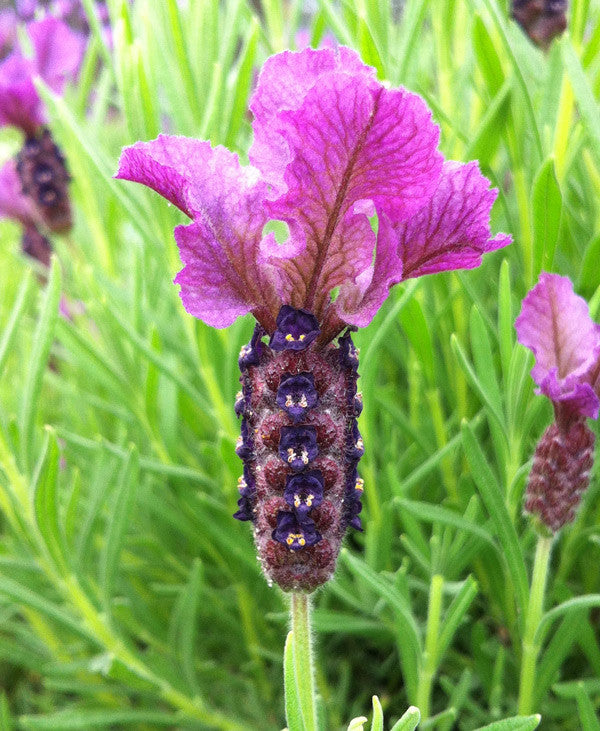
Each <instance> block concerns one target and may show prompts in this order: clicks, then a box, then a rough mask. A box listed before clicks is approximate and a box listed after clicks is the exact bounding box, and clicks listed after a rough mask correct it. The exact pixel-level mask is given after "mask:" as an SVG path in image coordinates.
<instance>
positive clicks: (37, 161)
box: [17, 128, 72, 233]
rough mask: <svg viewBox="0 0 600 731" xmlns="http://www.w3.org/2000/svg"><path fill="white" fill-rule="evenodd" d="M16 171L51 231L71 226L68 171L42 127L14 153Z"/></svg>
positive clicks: (24, 190) (48, 132)
mask: <svg viewBox="0 0 600 731" xmlns="http://www.w3.org/2000/svg"><path fill="white" fill-rule="evenodd" d="M17 172H18V173H19V178H20V179H21V186H22V190H23V194H24V195H26V196H27V197H28V198H29V199H30V201H31V202H32V203H33V205H34V207H35V209H36V211H37V212H38V213H39V215H40V216H41V218H42V220H43V221H44V223H45V224H46V226H48V228H49V229H50V230H51V231H54V232H56V233H65V232H66V231H68V230H69V229H70V228H71V226H72V219H71V204H70V201H69V190H68V185H69V180H70V177H69V173H68V172H67V168H66V165H65V158H64V157H63V155H62V153H61V151H60V150H59V148H58V147H57V146H56V144H55V143H54V140H53V139H52V135H51V134H50V130H48V129H47V128H44V129H43V130H42V131H41V133H40V134H39V135H37V136H36V137H29V138H28V139H27V140H26V141H25V144H24V145H23V147H22V149H21V151H20V152H19V154H18V155H17Z"/></svg>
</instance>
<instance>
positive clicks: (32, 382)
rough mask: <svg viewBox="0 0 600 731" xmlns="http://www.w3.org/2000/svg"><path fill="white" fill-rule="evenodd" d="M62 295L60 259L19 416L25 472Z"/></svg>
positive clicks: (50, 281) (38, 328) (52, 274)
mask: <svg viewBox="0 0 600 731" xmlns="http://www.w3.org/2000/svg"><path fill="white" fill-rule="evenodd" d="M60 294H61V274H60V265H59V263H58V260H57V259H56V257H54V258H53V260H52V264H51V267H50V277H49V279H48V284H47V286H46V292H45V294H44V299H43V302H42V307H41V311H40V317H39V320H38V323H37V326H36V329H35V333H34V335H33V343H32V346H31V354H30V356H29V362H28V364H27V370H26V372H25V374H24V388H23V394H22V397H21V408H20V413H19V428H20V431H21V461H22V465H23V468H24V471H25V472H28V471H29V466H30V464H31V462H32V461H33V460H32V455H31V451H30V450H31V449H32V446H33V429H34V422H35V415H36V412H37V408H38V400H39V396H40V392H41V390H42V380H43V378H44V372H45V370H46V368H47V365H48V357H49V355H50V348H51V347H52V341H53V340H54V330H55V328H56V322H57V320H58V304H59V302H60Z"/></svg>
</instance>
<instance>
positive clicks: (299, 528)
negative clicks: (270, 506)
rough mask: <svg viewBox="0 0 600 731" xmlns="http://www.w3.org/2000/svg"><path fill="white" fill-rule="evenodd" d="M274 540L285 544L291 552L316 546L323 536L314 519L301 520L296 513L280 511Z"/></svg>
mask: <svg viewBox="0 0 600 731" xmlns="http://www.w3.org/2000/svg"><path fill="white" fill-rule="evenodd" d="M273 540H275V541H277V542H278V543H283V544H284V545H285V546H287V547H288V548H289V549H290V550H291V551H299V550H300V549H301V548H308V547H310V546H314V545H315V543H318V542H319V541H320V540H321V534H320V533H319V531H318V530H317V528H316V526H315V522H314V520H312V518H308V517H306V518H304V519H303V520H300V519H299V518H298V516H297V515H296V514H295V513H288V512H286V511H284V510H280V511H279V513H278V514H277V527H276V528H275V530H274V531H273Z"/></svg>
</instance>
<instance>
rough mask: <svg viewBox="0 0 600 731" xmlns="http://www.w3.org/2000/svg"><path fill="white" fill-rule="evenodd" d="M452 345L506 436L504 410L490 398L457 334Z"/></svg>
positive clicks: (452, 338) (459, 360) (472, 382)
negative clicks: (500, 409) (499, 408)
mask: <svg viewBox="0 0 600 731" xmlns="http://www.w3.org/2000/svg"><path fill="white" fill-rule="evenodd" d="M450 345H451V347H452V350H453V351H454V354H455V355H456V358H457V360H458V362H459V364H460V366H461V368H462V370H463V371H464V373H465V375H466V376H467V379H468V380H469V381H470V383H471V385H472V386H473V388H474V389H475V390H476V391H477V393H478V395H479V397H480V398H481V401H482V402H483V403H484V404H485V405H486V406H487V407H488V408H489V410H490V413H491V415H492V416H493V417H494V421H495V422H496V424H497V425H498V427H499V428H500V430H501V432H502V433H503V434H504V435H505V437H506V425H505V423H504V417H503V415H502V412H501V411H499V410H498V408H497V405H496V404H495V403H494V401H493V400H492V398H490V394H489V393H488V392H487V389H486V387H485V385H484V384H483V383H482V382H481V380H480V379H479V376H478V375H477V373H476V372H475V370H474V369H473V366H472V365H471V363H470V362H469V359H468V358H467V355H466V353H465V351H464V350H463V348H462V346H461V345H460V343H459V342H458V338H457V337H456V335H452V337H451V339H450Z"/></svg>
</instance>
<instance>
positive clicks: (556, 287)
mask: <svg viewBox="0 0 600 731" xmlns="http://www.w3.org/2000/svg"><path fill="white" fill-rule="evenodd" d="M515 327H516V330H517V336H518V339H519V342H520V343H521V344H522V345H525V346H526V347H527V348H529V349H530V350H531V351H533V354H534V355H535V365H534V367H533V369H532V371H531V375H532V376H533V378H534V380H535V382H536V383H537V384H538V386H539V387H540V391H541V392H542V393H544V394H545V395H546V396H548V398H550V399H552V400H553V401H555V402H558V401H561V402H563V401H567V402H569V403H570V404H571V406H572V408H574V409H577V410H578V411H579V413H581V414H582V415H584V416H593V417H594V418H595V417H596V416H597V415H598V406H599V401H598V397H597V396H596V394H595V393H594V390H593V388H592V386H591V385H590V380H591V378H592V376H593V374H595V372H596V371H597V369H598V366H599V361H600V328H599V327H598V325H596V324H595V323H594V322H593V321H592V319H591V318H590V315H589V310H588V306H587V303H586V301H585V300H584V299H583V298H581V297H579V296H577V295H576V294H575V293H574V291H573V285H572V283H571V281H570V279H568V277H561V276H559V275H558V274H548V273H546V272H542V274H541V275H540V279H539V282H538V283H537V284H536V286H535V287H534V288H533V289H532V290H531V291H530V292H529V294H528V295H527V297H525V299H524V300H523V305H522V308H521V314H520V315H519V317H518V318H517V320H516V322H515Z"/></svg>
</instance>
